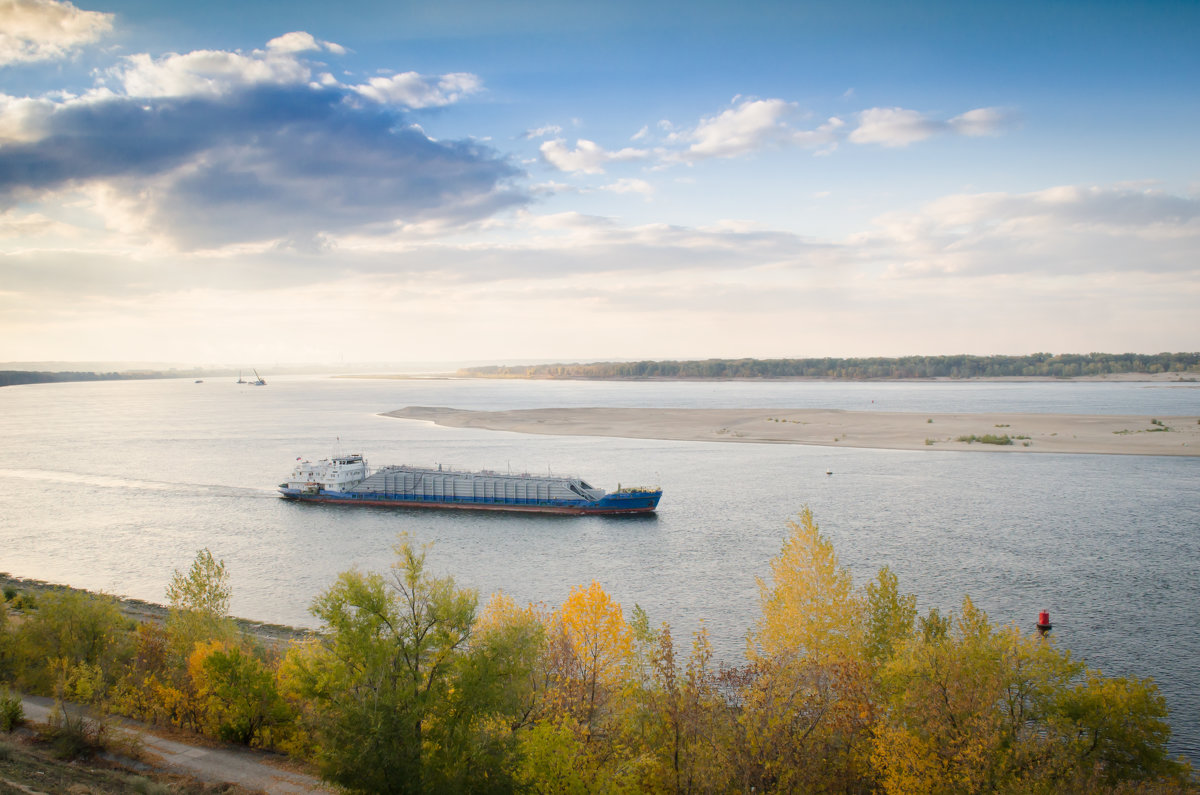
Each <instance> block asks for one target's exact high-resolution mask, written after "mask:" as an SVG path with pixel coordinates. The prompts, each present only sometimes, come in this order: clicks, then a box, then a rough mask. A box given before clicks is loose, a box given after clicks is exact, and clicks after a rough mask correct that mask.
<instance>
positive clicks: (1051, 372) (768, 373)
mask: <svg viewBox="0 0 1200 795" xmlns="http://www.w3.org/2000/svg"><path fill="white" fill-rule="evenodd" d="M1121 373H1136V374H1139V375H1153V374H1157V373H1193V374H1200V353H1155V354H1144V353H1086V354H1081V353H1060V354H1053V353H1034V354H1030V355H1028V356H973V355H970V354H957V355H951V356H902V357H899V358H895V359H889V358H883V357H868V358H848V359H839V358H832V357H825V358H820V359H703V360H696V361H661V362H655V361H641V362H594V363H591V364H539V365H512V366H509V365H493V366H488V367H467V368H464V369H462V370H459V374H460V375H467V376H477V377H491V378H834V379H851V380H853V379H869V378H881V379H882V378H1007V377H1015V376H1024V377H1043V378H1076V377H1079V376H1088V375H1116V374H1121Z"/></svg>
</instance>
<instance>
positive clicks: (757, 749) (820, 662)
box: [736, 508, 871, 792]
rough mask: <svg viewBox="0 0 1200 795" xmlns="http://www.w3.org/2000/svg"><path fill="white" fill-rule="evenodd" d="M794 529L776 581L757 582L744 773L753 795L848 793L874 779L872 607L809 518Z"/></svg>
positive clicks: (745, 698)
mask: <svg viewBox="0 0 1200 795" xmlns="http://www.w3.org/2000/svg"><path fill="white" fill-rule="evenodd" d="M789 530H790V533H789V534H788V537H787V539H786V540H785V541H784V544H783V548H782V550H781V551H780V554H779V555H778V556H777V557H775V558H774V559H773V560H772V561H771V563H770V567H771V575H772V576H771V579H770V581H769V582H768V581H764V580H761V579H760V580H759V593H760V598H759V601H760V605H761V610H762V613H761V617H760V618H759V620H758V622H757V625H756V627H755V629H754V630H753V631H752V632H751V634H750V636H749V639H748V644H747V653H746V656H747V659H748V661H749V663H748V666H747V668H746V669H745V670H744V671H743V672H742V673H741V675H740V682H739V684H740V688H739V692H738V693H737V698H738V700H739V702H740V711H739V724H740V727H741V735H740V739H739V741H738V745H737V747H736V759H737V768H738V770H739V771H740V775H741V777H742V786H743V787H746V788H749V787H756V788H757V789H759V790H762V789H784V790H797V789H798V790H805V791H810V792H819V791H827V790H838V791H846V790H847V789H853V785H854V783H855V782H860V781H865V780H869V774H868V772H867V771H868V768H869V744H868V738H869V730H870V715H871V709H870V676H869V670H868V667H867V664H866V659H865V657H864V655H863V649H864V637H865V631H864V630H865V626H864V625H865V621H864V618H865V615H866V603H865V600H864V599H863V598H862V596H861V595H859V594H858V593H856V592H855V590H854V584H853V581H852V579H851V576H850V573H849V571H847V570H846V569H845V568H844V567H842V566H841V565H840V564H839V563H838V560H837V555H836V553H835V552H834V549H833V544H832V543H831V542H830V541H829V540H828V539H827V538H826V537H825V536H824V535H823V534H822V533H821V531H820V528H819V527H818V526H817V523H816V521H815V520H814V519H813V515H812V511H811V510H809V509H807V508H805V509H804V510H803V511H802V512H801V513H800V515H799V516H798V517H797V520H796V521H793V522H790V523H789Z"/></svg>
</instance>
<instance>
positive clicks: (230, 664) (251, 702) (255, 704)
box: [189, 644, 290, 745]
mask: <svg viewBox="0 0 1200 795" xmlns="http://www.w3.org/2000/svg"><path fill="white" fill-rule="evenodd" d="M193 659H194V661H193V663H192V664H191V665H189V669H190V673H191V674H192V676H193V677H195V678H196V679H198V680H199V681H198V682H197V683H196V685H197V690H198V691H199V694H200V697H201V698H202V699H204V700H206V701H207V704H206V707H207V710H206V711H207V717H208V721H209V724H210V727H211V730H213V731H214V732H215V734H216V735H217V736H218V737H220V738H221V739H222V740H226V741H228V742H234V743H240V744H241V745H251V744H253V743H254V742H255V741H256V740H259V739H261V737H262V735H263V733H264V732H265V731H267V730H269V729H270V728H271V727H273V726H278V725H280V724H283V723H285V722H287V720H288V719H289V717H290V710H289V709H288V707H287V703H286V702H285V701H284V700H283V697H282V696H280V694H279V690H278V688H277V686H276V683H275V673H274V672H273V671H272V670H271V669H270V667H268V666H267V664H266V663H264V662H263V660H262V659H260V658H259V657H258V656H256V655H255V654H254V653H253V652H251V651H249V650H246V649H243V648H240V647H238V646H232V647H226V646H224V645H223V644H213V645H212V646H210V647H207V648H206V647H204V646H203V645H201V646H200V647H198V648H197V652H196V654H195V655H193Z"/></svg>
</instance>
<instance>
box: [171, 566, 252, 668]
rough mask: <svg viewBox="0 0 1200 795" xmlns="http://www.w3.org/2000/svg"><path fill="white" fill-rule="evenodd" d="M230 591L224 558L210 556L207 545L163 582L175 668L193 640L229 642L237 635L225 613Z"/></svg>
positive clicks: (181, 663)
mask: <svg viewBox="0 0 1200 795" xmlns="http://www.w3.org/2000/svg"><path fill="white" fill-rule="evenodd" d="M231 594H232V586H231V585H230V584H229V572H228V571H227V570H226V569H225V561H223V560H217V559H216V558H214V557H213V554H212V552H210V551H209V550H208V549H201V550H199V551H198V552H197V553H196V558H195V560H193V561H192V565H191V567H190V568H189V569H188V570H187V572H186V573H185V572H181V571H179V569H176V570H175V573H174V575H173V576H172V577H171V582H170V583H169V584H168V585H167V602H168V604H169V605H170V612H169V613H168V614H167V636H168V638H169V641H168V642H169V645H170V648H171V652H172V654H173V656H174V663H175V665H174V667H175V669H176V670H179V671H182V670H183V668H184V667H185V666H186V663H187V659H188V657H189V656H191V653H192V648H193V647H194V646H195V644H196V643H198V642H201V641H212V640H219V641H225V642H231V641H232V640H233V639H234V638H235V637H236V636H237V629H236V627H235V626H234V623H233V621H232V619H230V617H229V598H230V596H231Z"/></svg>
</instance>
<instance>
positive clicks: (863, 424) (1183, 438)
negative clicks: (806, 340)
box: [383, 406, 1200, 456]
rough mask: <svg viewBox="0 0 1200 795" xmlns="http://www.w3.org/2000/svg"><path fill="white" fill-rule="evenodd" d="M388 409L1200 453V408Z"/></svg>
mask: <svg viewBox="0 0 1200 795" xmlns="http://www.w3.org/2000/svg"><path fill="white" fill-rule="evenodd" d="M383 416H386V417H394V418H397V419H407V420H421V421H426V422H433V423H435V424H437V425H442V426H446V427H452V428H482V429H487V430H493V431H511V432H516V433H533V434H548V435H555V436H613V437H622V438H631V439H659V440H668V441H689V442H741V443H760V444H803V445H819V446H825V447H860V448H874V449H883V450H960V451H961V450H971V451H992V452H1014V453H1017V452H1023V453H1079V454H1084V453H1090V454H1099V455H1171V456H1200V416H1192V417H1178V416H1169V417H1168V416H1164V417H1162V418H1159V417H1149V416H1140V415H1134V416H1126V415H1092V414H1087V415H1085V414H930V413H916V412H911V413H905V412H884V411H843V410H835V409H779V408H773V409H666V408H543V409H522V410H511V411H467V410H461V409H453V408H446V407H439V406H408V407H406V408H402V409H397V410H395V411H389V412H384V414H383Z"/></svg>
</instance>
